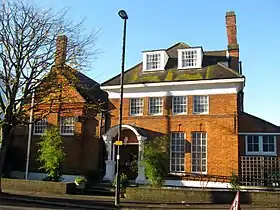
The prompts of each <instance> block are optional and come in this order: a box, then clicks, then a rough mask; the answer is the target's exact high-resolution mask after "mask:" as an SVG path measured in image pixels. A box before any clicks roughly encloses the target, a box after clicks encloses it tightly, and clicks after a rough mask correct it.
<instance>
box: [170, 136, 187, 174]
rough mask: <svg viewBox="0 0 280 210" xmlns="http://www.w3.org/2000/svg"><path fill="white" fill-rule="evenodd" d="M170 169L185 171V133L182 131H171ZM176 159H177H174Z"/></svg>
mask: <svg viewBox="0 0 280 210" xmlns="http://www.w3.org/2000/svg"><path fill="white" fill-rule="evenodd" d="M170 142H171V145H170V146H171V151H170V159H171V161H170V171H172V172H184V171H185V134H184V133H182V132H176V133H171V141H170ZM172 159H174V160H175V161H172Z"/></svg>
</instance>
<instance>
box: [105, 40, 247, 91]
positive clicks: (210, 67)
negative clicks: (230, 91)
mask: <svg viewBox="0 0 280 210" xmlns="http://www.w3.org/2000/svg"><path fill="white" fill-rule="evenodd" d="M188 47H189V46H188V45H186V44H183V43H178V44H175V45H173V46H172V47H170V48H168V49H167V50H166V52H167V54H168V56H169V59H168V62H167V64H166V67H165V70H161V71H142V63H139V64H137V65H136V66H134V67H132V68H131V69H129V70H128V71H126V72H125V74H124V84H137V83H153V82H169V81H170V82H171V81H191V80H203V79H205V80H207V79H226V78H238V77H243V76H242V75H240V74H239V73H237V72H236V71H234V70H232V69H230V68H228V67H226V66H224V65H222V64H220V63H219V62H225V61H227V57H226V50H219V51H208V52H204V57H203V64H202V68H198V69H185V70H178V67H177V64H178V53H177V50H178V49H184V48H188ZM119 84H120V75H117V76H116V77H113V78H111V79H109V80H108V81H106V82H104V83H103V84H102V86H107V85H108V86H109V85H119Z"/></svg>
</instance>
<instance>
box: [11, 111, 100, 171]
mask: <svg viewBox="0 0 280 210" xmlns="http://www.w3.org/2000/svg"><path fill="white" fill-rule="evenodd" d="M83 114H85V116H86V117H84V118H83V119H82V120H81V121H80V122H75V128H74V130H75V134H74V135H73V136H63V143H64V145H63V146H64V151H65V153H66V159H65V161H64V164H63V171H64V173H68V174H72V173H74V174H81V173H82V174H83V173H86V172H87V171H89V170H93V169H99V168H100V162H101V160H100V158H102V159H103V154H100V153H101V151H102V148H103V147H102V142H101V140H100V138H99V137H98V136H99V132H98V130H99V122H98V120H97V119H96V116H95V113H94V112H92V111H88V112H87V113H84V111H83V109H82V108H80V109H69V110H68V111H67V112H63V113H61V115H62V116H63V115H68V116H82V115H83ZM57 120H58V114H57V113H50V114H49V115H47V121H48V124H49V125H57V124H58V122H57ZM27 136H28V129H27V127H25V128H19V127H18V128H17V130H16V132H15V141H14V143H13V145H15V146H19V147H21V149H22V151H23V153H24V155H26V148H27ZM39 141H40V136H36V135H32V144H31V157H30V168H31V170H33V171H36V170H38V168H39V167H40V166H39V163H38V161H37V157H38V155H37V151H38V145H37V143H38V142H39Z"/></svg>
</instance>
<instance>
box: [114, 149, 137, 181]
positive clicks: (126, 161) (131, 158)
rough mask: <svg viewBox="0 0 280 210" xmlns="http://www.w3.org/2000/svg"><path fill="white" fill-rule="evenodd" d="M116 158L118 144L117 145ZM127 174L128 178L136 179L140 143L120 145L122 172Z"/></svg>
mask: <svg viewBox="0 0 280 210" xmlns="http://www.w3.org/2000/svg"><path fill="white" fill-rule="evenodd" d="M115 151H116V152H115V160H116V159H117V158H116V155H117V146H115ZM122 173H124V174H126V175H127V178H128V180H135V179H136V178H137V176H138V144H127V145H122V146H120V174H122Z"/></svg>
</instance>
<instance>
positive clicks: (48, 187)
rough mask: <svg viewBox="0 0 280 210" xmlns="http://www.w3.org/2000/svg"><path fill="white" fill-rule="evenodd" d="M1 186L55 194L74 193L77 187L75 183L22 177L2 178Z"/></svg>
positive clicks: (7, 188) (4, 188)
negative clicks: (23, 178) (24, 178)
mask: <svg viewBox="0 0 280 210" xmlns="http://www.w3.org/2000/svg"><path fill="white" fill-rule="evenodd" d="M1 186H2V189H3V190H17V191H29V192H44V193H54V194H72V193H74V192H75V189H76V186H75V183H62V182H49V181H36V180H22V179H2V182H1Z"/></svg>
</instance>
